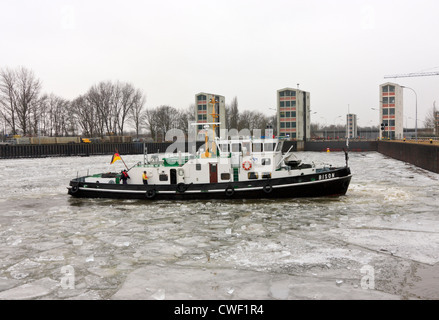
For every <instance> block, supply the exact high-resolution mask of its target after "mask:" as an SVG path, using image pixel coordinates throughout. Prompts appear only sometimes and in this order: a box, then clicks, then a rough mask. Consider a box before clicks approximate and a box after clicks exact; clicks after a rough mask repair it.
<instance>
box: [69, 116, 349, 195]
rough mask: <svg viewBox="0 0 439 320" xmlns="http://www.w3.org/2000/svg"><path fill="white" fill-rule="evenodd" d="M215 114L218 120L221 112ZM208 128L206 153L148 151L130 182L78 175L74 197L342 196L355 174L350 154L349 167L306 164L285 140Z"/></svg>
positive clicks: (114, 174)
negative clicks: (227, 135)
mask: <svg viewBox="0 0 439 320" xmlns="http://www.w3.org/2000/svg"><path fill="white" fill-rule="evenodd" d="M212 115H213V118H214V119H215V118H217V115H216V114H215V111H213V113H212ZM196 125H200V124H198V123H197V124H196ZM203 125H205V126H206V127H205V128H207V127H208V125H212V127H213V130H212V131H213V135H212V136H213V138H212V140H211V141H210V142H209V141H208V135H207V134H206V137H205V142H206V143H205V145H204V148H205V149H201V148H200V149H199V151H198V152H194V153H182V152H179V153H178V154H174V155H173V156H163V155H160V154H153V155H147V154H146V153H145V154H144V161H143V163H141V162H139V163H137V165H135V166H134V167H132V168H130V169H129V170H128V171H127V172H126V173H128V175H129V177H130V179H128V180H127V179H123V178H124V177H123V175H124V173H123V172H122V173H118V172H109V173H100V174H95V175H89V176H84V177H77V178H75V179H72V180H71V181H70V184H69V186H68V194H70V195H72V196H74V197H91V198H119V199H148V200H203V199H207V200H210V199H261V198H273V199H274V198H297V197H322V196H341V195H344V194H346V192H347V190H348V187H349V183H350V181H351V177H352V174H351V171H350V168H349V167H348V154H347V152H346V151H345V156H346V165H345V166H343V167H333V166H331V165H326V164H321V165H317V164H315V163H310V164H305V163H302V161H301V160H298V159H296V158H295V156H294V154H293V153H291V152H290V150H291V148H290V150H288V151H287V152H286V153H283V152H282V147H283V142H284V141H283V140H280V139H276V138H265V137H264V138H255V139H254V138H250V137H247V138H239V139H227V140H225V139H219V138H215V128H216V127H218V125H219V122H213V123H208V124H207V123H203ZM270 137H272V136H270ZM115 159H120V156H119V155H118V154H117V157H116V158H115V157H114V156H113V160H112V162H114V161H115ZM120 160H121V159H120ZM124 164H125V162H124ZM125 166H126V165H125ZM127 169H128V168H127ZM144 175H145V178H147V184H145V183H144ZM122 179H123V180H124V183H122ZM126 181H127V182H126Z"/></svg>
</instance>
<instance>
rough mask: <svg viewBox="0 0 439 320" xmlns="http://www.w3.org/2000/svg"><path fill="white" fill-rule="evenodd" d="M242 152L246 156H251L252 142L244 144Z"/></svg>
mask: <svg viewBox="0 0 439 320" xmlns="http://www.w3.org/2000/svg"><path fill="white" fill-rule="evenodd" d="M242 152H243V153H244V156H249V155H250V142H243V143H242Z"/></svg>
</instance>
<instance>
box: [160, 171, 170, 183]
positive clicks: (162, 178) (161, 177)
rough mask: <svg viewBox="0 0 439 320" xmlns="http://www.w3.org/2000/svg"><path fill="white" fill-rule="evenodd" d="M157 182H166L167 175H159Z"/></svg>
mask: <svg viewBox="0 0 439 320" xmlns="http://www.w3.org/2000/svg"><path fill="white" fill-rule="evenodd" d="M159 180H160V181H168V175H167V174H164V173H162V174H160V175H159Z"/></svg>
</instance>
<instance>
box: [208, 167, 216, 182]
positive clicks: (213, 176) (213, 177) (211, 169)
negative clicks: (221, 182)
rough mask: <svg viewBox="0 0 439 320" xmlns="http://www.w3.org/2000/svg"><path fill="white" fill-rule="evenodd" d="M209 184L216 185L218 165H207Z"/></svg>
mask: <svg viewBox="0 0 439 320" xmlns="http://www.w3.org/2000/svg"><path fill="white" fill-rule="evenodd" d="M209 173H210V183H218V164H217V163H209Z"/></svg>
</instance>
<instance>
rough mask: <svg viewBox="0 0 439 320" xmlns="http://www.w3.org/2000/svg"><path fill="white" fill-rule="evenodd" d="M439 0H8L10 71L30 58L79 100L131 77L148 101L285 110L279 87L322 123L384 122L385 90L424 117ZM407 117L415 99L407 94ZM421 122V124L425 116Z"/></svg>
mask: <svg viewBox="0 0 439 320" xmlns="http://www.w3.org/2000/svg"><path fill="white" fill-rule="evenodd" d="M438 12H439V1H437V0H417V1H407V0H398V1H389V0H379V1H377V0H373V1H360V0H358V1H355V0H354V1H352V0H334V1H324V0H307V1H291V0H290V1H284V0H270V1H260V0H253V1H247V0H220V1H211V0H202V1H201V0H185V1H182V0H160V1H149V0H148V1H137V0H128V1H114V0H105V1H101V0H99V1H74V0H70V1H64V0H61V1H60V0H57V1H49V0H45V1H31V0H14V1H11V0H0V68H3V67H10V68H15V67H17V66H25V67H27V68H29V69H32V70H33V71H34V72H35V74H36V76H37V77H38V78H40V79H41V80H42V82H43V91H44V92H47V93H51V92H53V93H55V94H57V95H60V96H62V97H64V98H67V99H73V98H75V97H77V96H78V95H80V94H83V93H85V92H86V91H87V90H88V89H89V88H90V87H91V86H92V85H93V84H96V83H97V82H100V81H106V80H113V81H116V80H120V81H125V82H130V83H132V84H133V85H134V86H136V87H137V88H141V89H142V90H143V91H144V92H145V93H146V95H147V104H146V106H147V107H148V108H152V107H156V106H159V105H164V104H167V105H171V106H174V107H176V108H186V107H188V106H189V105H190V104H192V103H194V99H195V98H194V95H195V94H196V93H198V92H209V93H217V94H221V95H223V96H225V97H226V103H229V102H230V101H231V99H232V98H233V97H234V96H237V97H238V103H239V108H240V110H241V111H244V110H258V111H261V112H264V113H265V114H267V115H268V114H273V113H274V112H275V111H273V110H270V109H269V108H275V107H276V90H278V89H281V88H285V87H293V88H295V87H297V84H300V89H302V90H306V91H309V92H310V93H311V108H312V111H313V112H317V113H316V114H313V115H312V122H320V123H322V124H325V123H327V124H331V123H333V122H334V120H335V119H336V118H337V117H338V116H340V115H342V116H343V120H342V119H337V120H335V121H336V122H337V123H339V124H341V123H344V121H345V120H344V119H345V118H344V117H345V114H346V113H347V111H348V105H349V108H350V111H351V112H352V113H356V114H357V115H358V117H359V124H360V125H361V126H367V125H371V124H372V125H377V124H378V121H379V120H378V113H377V111H373V110H371V108H378V106H379V97H378V91H379V90H378V87H379V85H380V84H382V83H384V82H387V81H394V82H396V83H399V84H401V85H405V86H409V87H411V88H413V89H414V90H415V91H416V92H417V95H418V118H419V119H421V120H423V119H424V118H425V114H426V113H427V111H428V110H429V109H431V107H432V105H433V102H434V101H436V102H437V106H438V107H439V76H434V77H418V78H402V79H394V80H392V79H390V80H385V79H384V75H387V74H400V73H410V72H418V71H439V19H438ZM404 116H405V118H406V119H405V120H404V125H406V121H407V123H408V126H409V127H414V118H415V100H414V94H413V92H412V91H410V90H405V94H404ZM419 125H421V123H419Z"/></svg>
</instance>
